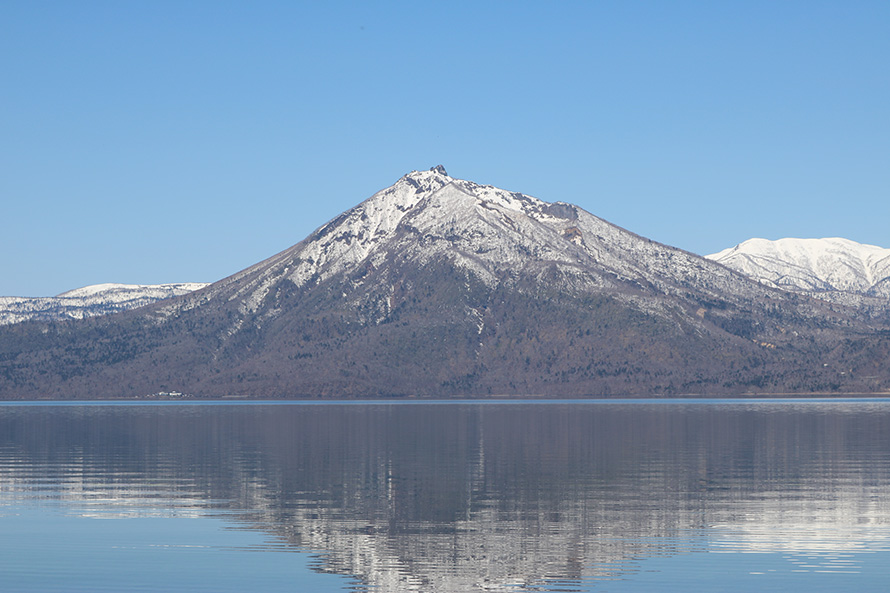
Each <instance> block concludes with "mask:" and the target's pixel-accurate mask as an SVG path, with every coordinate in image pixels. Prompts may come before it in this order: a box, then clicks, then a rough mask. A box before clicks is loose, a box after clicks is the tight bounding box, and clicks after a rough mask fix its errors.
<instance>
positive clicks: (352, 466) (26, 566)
mask: <svg viewBox="0 0 890 593" xmlns="http://www.w3.org/2000/svg"><path fill="white" fill-rule="evenodd" d="M888 583H890V400H886V399H880V400H845V401H837V400H834V401H823V400H820V401H809V400H807V401H751V400H744V401H739V400H701V401H698V400H696V401H650V400H646V401H633V402H628V401H620V402H615V401H581V402H509V403H502V402H484V403H473V402H459V403H444V402H441V403H382V404H378V403H331V404H309V403H269V404H256V403H251V404H206V405H192V404H185V403H182V404H180V403H177V404H152V405H124V404H118V405H109V404H87V405H68V404H42V405H40V404H38V405H21V404H0V590H2V591H27V592H31V591H54V592H58V591H93V592H95V591H158V592H159V591H165V592H166V591H189V592H192V591H312V592H315V591H318V592H326V591H332V592H334V591H340V592H341V591H367V592H380V593H385V592H402V591H418V592H472V591H503V592H510V591H583V592H587V591H596V592H603V591H605V592H615V593H618V592H631V591H683V592H687V591H783V592H785V593H787V592H789V591H807V592H811V591H844V590H853V591H857V592H858V593H861V592H866V591H885V590H887V587H888Z"/></svg>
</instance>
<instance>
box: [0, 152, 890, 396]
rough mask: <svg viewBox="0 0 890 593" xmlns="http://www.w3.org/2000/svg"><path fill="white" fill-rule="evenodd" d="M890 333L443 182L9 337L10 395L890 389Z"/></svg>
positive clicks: (683, 256)
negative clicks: (183, 285) (194, 283)
mask: <svg viewBox="0 0 890 593" xmlns="http://www.w3.org/2000/svg"><path fill="white" fill-rule="evenodd" d="M887 329H888V325H887V324H883V322H882V321H881V320H880V319H875V318H867V317H865V316H862V315H860V314H859V313H858V312H857V311H856V310H855V309H851V308H849V307H844V306H842V305H838V304H835V303H829V302H825V301H821V300H818V299H811V298H809V297H807V296H806V295H800V294H794V293H789V292H787V291H783V290H779V289H776V288H773V287H769V286H764V285H762V284H760V283H758V282H755V281H752V280H750V279H749V278H747V277H745V276H743V275H741V274H739V273H737V272H735V271H733V270H731V269H729V268H728V267H726V266H723V265H721V264H718V263H715V262H713V261H710V260H707V259H705V258H702V257H699V256H697V255H695V254H692V253H689V252H686V251H683V250H681V249H677V248H673V247H669V246H666V245H661V244H659V243H656V242H654V241H651V240H649V239H646V238H645V237H641V236H639V235H636V234H634V233H632V232H630V231H627V230H625V229H622V228H620V227H618V226H615V225H613V224H611V223H609V222H607V221H604V220H602V219H600V218H598V217H596V216H594V215H593V214H590V213H588V212H586V211H584V210H583V209H581V208H579V207H577V206H574V205H572V204H569V203H567V202H552V203H551V202H545V201H543V200H540V199H538V198H533V197H530V196H525V195H523V194H520V193H518V192H510V191H506V190H501V189H498V188H495V187H493V186H487V185H480V184H478V183H475V182H472V181H466V180H460V179H456V178H452V177H450V176H448V175H447V173H445V170H444V168H442V167H434V168H433V169H431V170H429V171H413V172H411V173H409V174H407V175H404V176H403V177H401V178H400V179H399V180H398V181H396V183H395V184H393V185H392V186H390V187H388V188H385V189H383V190H381V191H379V192H376V193H375V194H374V195H372V196H371V197H370V198H368V199H366V200H364V201H363V202H361V203H359V204H358V205H357V206H355V207H354V208H351V209H350V210H347V211H346V212H344V213H343V214H341V215H339V216H337V217H335V218H334V219H332V220H331V221H329V222H328V223H326V224H324V225H322V226H321V227H319V228H318V229H317V230H316V231H315V232H313V233H312V234H310V235H309V236H308V237H307V238H306V239H304V240H303V241H301V242H299V243H297V244H295V245H294V246H292V247H290V248H288V249H286V250H284V251H282V252H280V253H278V254H276V255H273V256H272V257H270V258H267V259H266V260H264V261H262V262H259V263H257V264H255V265H254V266H251V267H249V268H246V269H245V270H242V271H241V272H238V273H236V274H233V275H232V276H229V277H228V278H225V279H223V280H220V281H218V282H216V283H213V284H211V285H209V286H207V287H205V288H203V289H201V290H198V291H195V292H191V293H189V294H185V295H182V296H179V297H175V298H173V299H168V300H164V301H159V302H157V303H154V304H151V305H148V306H146V307H143V308H140V309H135V310H132V311H126V312H122V313H119V314H115V315H111V316H106V317H98V318H94V319H90V320H85V321H83V322H64V323H54V324H39V323H25V324H17V325H16V326H10V328H8V329H6V330H4V329H2V328H0V347H2V351H0V396H2V397H27V396H32V397H33V396H36V395H40V396H46V397H88V396H94V397H95V396H100V397H138V396H140V395H145V394H149V393H153V392H157V391H171V390H176V391H182V392H186V393H192V394H196V395H197V396H202V397H221V396H227V395H238V396H245V397H387V396H396V395H398V396H408V395H414V396H428V397H451V396H492V395H506V396H510V395H512V396H528V395H545V396H546V395H555V396H581V395H594V396H610V395H668V396H669V395H677V394H730V395H733V394H735V395H738V394H750V393H766V392H799V393H813V392H817V391H880V390H882V389H886V388H887V386H888V385H890V382H888V377H887V371H886V369H885V368H884V367H885V365H882V363H883V361H884V360H885V359H886V354H887V351H888V340H887V339H886V337H885V336H884V333H882V332H886V330H887Z"/></svg>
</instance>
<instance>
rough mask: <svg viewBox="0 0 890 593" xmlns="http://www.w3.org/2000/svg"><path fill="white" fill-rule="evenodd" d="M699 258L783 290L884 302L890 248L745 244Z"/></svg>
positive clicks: (833, 241) (812, 242)
mask: <svg viewBox="0 0 890 593" xmlns="http://www.w3.org/2000/svg"><path fill="white" fill-rule="evenodd" d="M705 257H707V258H708V259H712V260H714V261H717V262H720V263H721V264H723V265H725V266H729V267H730V268H732V269H734V270H738V271H739V272H741V273H743V274H745V275H746V276H749V277H751V278H754V279H756V280H758V281H759V282H762V283H764V284H769V285H770V286H776V287H778V288H784V289H786V290H799V291H808V292H853V293H861V294H865V295H869V296H880V297H886V298H890V249H884V248H882V247H876V246H875V245H863V244H861V243H856V242H855V241H850V240H849V239H840V238H830V239H779V240H778V241H769V240H767V239H749V240H747V241H745V242H743V243H739V244H738V245H736V246H735V247H731V248H729V249H724V250H723V251H721V252H719V253H714V254H711V255H707V256H705Z"/></svg>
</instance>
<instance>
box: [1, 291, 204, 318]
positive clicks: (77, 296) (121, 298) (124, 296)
mask: <svg viewBox="0 0 890 593" xmlns="http://www.w3.org/2000/svg"><path fill="white" fill-rule="evenodd" d="M205 286H207V284H206V283H198V282H184V283H179V284H153V285H152V284H94V285H92V286H84V287H82V288H77V289H74V290H69V291H67V292H63V293H62V294H60V295H58V296H55V297H35V298H29V297H0V325H6V324H10V323H19V322H21V321H30V320H40V321H51V320H59V319H82V318H84V317H94V316H97V315H107V314H109V313H114V312H116V311H124V310H127V309H135V308H136V307H142V306H144V305H148V304H149V303H154V302H155V301H159V300H161V299H168V298H170V297H174V296H179V295H183V294H187V293H189V292H192V291H194V290H198V289H199V288H204V287H205Z"/></svg>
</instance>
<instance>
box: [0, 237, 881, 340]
mask: <svg viewBox="0 0 890 593" xmlns="http://www.w3.org/2000/svg"><path fill="white" fill-rule="evenodd" d="M381 226H382V227H385V226H386V222H385V221H381V222H380V223H379V224H378V228H380V227H381ZM351 255H352V254H340V258H337V259H340V261H343V257H344V256H345V259H347V260H348V259H353V258H354V259H359V260H360V259H362V256H361V255H362V254H360V255H358V256H352V257H350V256H351ZM705 257H706V258H707V259H710V260H713V261H716V262H718V263H721V264H723V265H725V266H727V267H728V268H731V269H733V270H736V271H737V272H740V273H742V274H744V275H745V276H748V277H749V278H751V279H753V280H757V281H758V282H760V283H761V284H765V285H767V286H771V287H774V288H780V289H783V290H790V291H793V292H805V293H808V294H811V295H812V296H817V297H820V298H823V299H825V300H830V301H833V302H847V303H848V304H857V303H851V302H850V301H851V297H856V296H864V297H875V298H879V299H880V298H883V299H887V298H890V249H885V248H883V247H877V246H875V245H863V244H861V243H857V242H855V241H851V240H849V239H842V238H837V237H833V238H825V239H793V238H787V239H779V240H776V241H770V240H767V239H749V240H747V241H744V242H743V243H739V244H738V245H736V246H735V247H730V248H728V249H724V250H723V251H720V252H718V253H712V254H711V255H706V256H705ZM335 261H336V260H335ZM205 286H207V283H201V282H183V283H178V284H153V285H152V284H94V285H92V286H84V287H82V288H76V289H74V290H69V291H68V292H64V293H62V294H60V295H58V296H55V297H36V298H29V297H0V325H6V324H10V323H18V322H20V321H28V320H33V319H39V320H42V321H48V320H51V319H82V318H84V317H95V316H98V315H106V314H108V313H114V312H116V311H124V310H127V309H135V308H137V307H142V306H144V305H148V304H150V303H154V302H156V301H160V300H162V299H167V298H170V297H174V296H179V295H182V294H187V293H189V292H193V291H195V290H199V289H201V288H204V287H205Z"/></svg>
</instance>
